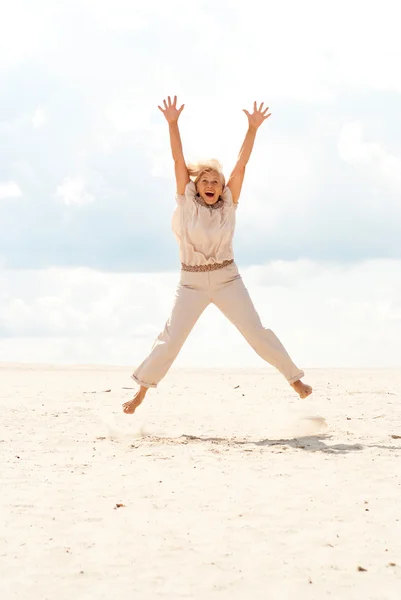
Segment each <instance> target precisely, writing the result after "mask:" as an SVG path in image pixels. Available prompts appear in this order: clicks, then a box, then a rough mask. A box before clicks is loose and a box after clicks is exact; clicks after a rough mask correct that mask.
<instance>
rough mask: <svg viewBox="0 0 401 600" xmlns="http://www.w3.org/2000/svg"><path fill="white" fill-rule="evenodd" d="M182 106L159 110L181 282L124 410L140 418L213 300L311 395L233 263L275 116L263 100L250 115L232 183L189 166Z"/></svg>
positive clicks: (208, 165) (208, 166) (213, 170)
mask: <svg viewBox="0 0 401 600" xmlns="http://www.w3.org/2000/svg"><path fill="white" fill-rule="evenodd" d="M183 108H184V105H182V106H181V107H180V108H177V97H176V96H175V97H174V100H173V101H171V98H170V96H169V97H168V98H167V101H166V100H164V101H163V107H161V106H159V109H160V110H161V112H162V113H163V114H164V117H165V118H166V121H167V123H168V126H169V132H170V144H171V152H172V155H173V159H174V168H175V178H176V183H177V194H176V202H177V206H176V209H175V212H174V215H173V221H172V227H173V232H174V234H175V237H176V238H177V241H178V244H179V248H180V260H181V277H180V280H179V284H178V288H177V291H176V296H175V301H174V305H173V309H172V312H171V315H170V317H169V319H168V321H167V323H166V325H165V327H164V330H163V331H162V332H161V333H160V334H159V336H158V337H157V338H156V340H155V342H154V344H153V348H152V350H151V352H150V354H149V355H148V357H147V358H146V359H145V360H144V361H143V363H142V364H141V365H140V366H139V367H138V368H137V369H136V371H135V372H134V374H133V375H132V378H133V379H134V381H135V382H136V383H137V384H138V385H139V390H138V391H137V393H136V394H135V396H134V398H133V399H132V400H129V401H128V402H125V403H124V404H123V411H124V412H125V413H127V414H132V413H134V412H135V410H136V409H137V408H138V406H139V405H140V404H141V403H142V401H143V399H144V398H145V395H146V393H147V391H148V389H149V388H155V387H157V384H158V383H159V382H160V381H161V379H162V378H163V377H164V376H165V375H166V373H167V371H168V370H169V368H170V367H171V365H172V364H173V362H174V360H175V358H176V357H177V355H178V353H179V351H180V350H181V347H182V345H183V344H184V342H185V340H186V339H187V337H188V335H189V333H190V332H191V330H192V328H193V327H194V325H195V323H196V322H197V320H198V319H199V317H200V315H201V314H202V313H203V311H204V310H205V308H206V307H207V306H208V305H209V304H210V303H213V304H215V305H216V306H217V307H218V308H219V309H220V310H221V312H222V313H223V314H224V315H225V316H226V317H227V318H228V319H229V320H230V321H231V323H233V325H235V326H236V327H237V328H238V330H239V331H240V332H241V334H242V335H243V336H244V338H245V339H246V340H247V341H248V343H249V344H250V345H251V346H252V348H253V349H254V350H255V351H256V352H257V353H258V354H259V356H261V357H262V358H263V359H264V360H265V361H266V362H268V363H269V364H270V365H272V366H273V367H275V368H276V369H277V370H278V371H280V373H281V374H282V375H283V376H284V377H285V379H286V380H287V381H288V383H289V384H290V385H291V386H292V387H293V389H294V390H295V391H296V392H297V393H298V394H299V396H300V397H301V398H306V397H307V396H309V395H310V394H311V393H312V388H311V387H310V386H309V385H306V384H305V383H303V382H302V381H301V378H302V377H303V376H304V373H303V371H301V370H300V369H298V367H296V365H295V364H294V363H293V362H292V360H291V358H290V356H289V355H288V353H287V351H286V350H285V348H284V346H283V345H282V343H281V342H280V340H279V339H278V338H277V337H276V335H275V334H274V333H273V331H271V330H270V329H265V328H264V327H263V325H262V323H261V320H260V318H259V315H258V313H257V312H256V310H255V307H254V305H253V303H252V300H251V298H250V296H249V294H248V291H247V289H246V287H245V285H244V283H243V281H242V278H241V275H240V274H239V272H238V268H237V266H236V264H235V262H234V254H233V236H234V228H235V216H236V209H237V206H238V200H239V197H240V193H241V188H242V183H243V181H244V175H245V168H246V165H247V163H248V160H249V158H250V156H251V152H252V148H253V144H254V142H255V137H256V132H257V130H258V129H259V127H260V126H261V125H262V123H263V122H264V121H265V120H266V119H268V117H270V113H269V112H268V110H269V109H268V108H264V107H263V102H262V104H261V105H260V106H259V108H258V106H257V104H256V102H255V103H254V105H253V113H252V114H250V113H249V112H248V111H247V110H244V113H245V114H246V116H247V118H248V131H247V133H246V136H245V139H244V142H243V144H242V147H241V150H240V153H239V156H238V160H237V164H236V165H235V167H234V170H233V171H232V173H231V175H230V178H229V180H228V182H227V185H226V183H225V178H224V175H223V173H222V170H221V165H220V163H219V162H218V161H216V160H210V161H207V162H204V163H201V164H197V165H190V164H188V165H187V164H186V162H185V159H184V154H183V150H182V144H181V136H180V132H179V128H178V119H179V117H180V114H181V112H182V110H183Z"/></svg>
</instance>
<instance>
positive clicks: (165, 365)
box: [132, 263, 304, 388]
mask: <svg viewBox="0 0 401 600" xmlns="http://www.w3.org/2000/svg"><path fill="white" fill-rule="evenodd" d="M211 303H213V304H215V305H216V306H217V307H218V308H219V309H220V310H221V312H222V313H223V314H224V315H225V316H226V317H227V318H228V319H229V320H230V321H231V322H232V323H233V324H234V325H235V326H236V327H237V328H238V330H239V331H240V332H241V334H242V335H243V336H244V338H245V339H246V340H247V342H248V343H249V344H250V345H251V347H252V348H253V349H254V350H255V352H257V353H258V354H259V356H261V357H262V358H263V359H264V360H265V361H266V362H268V363H269V364H270V365H272V366H273V367H275V368H276V369H278V371H280V373H282V375H283V376H284V377H285V378H286V379H287V381H288V382H289V383H294V382H295V381H297V380H298V379H301V377H303V376H304V373H303V371H301V370H300V369H298V367H296V366H295V364H294V363H293V362H292V360H291V358H290V356H289V355H288V353H287V351H286V350H285V348H284V346H283V345H282V343H281V342H280V340H279V339H278V338H277V337H276V335H275V334H274V333H273V331H271V330H270V329H265V328H264V327H263V325H262V323H261V320H260V318H259V315H258V313H257V312H256V310H255V307H254V305H253V302H252V300H251V298H250V296H249V293H248V290H247V289H246V287H245V285H244V283H243V281H242V278H241V276H240V274H239V272H238V268H237V266H236V265H235V263H232V264H231V265H229V266H227V267H224V268H221V269H217V270H215V271H202V272H193V271H181V277H180V281H179V285H178V287H177V291H176V295H175V301H174V305H173V309H172V312H171V315H170V317H169V319H168V320H167V322H166V325H165V327H164V329H163V331H162V332H161V333H160V334H159V335H158V337H157V338H156V340H155V342H154V344H153V347H152V350H151V352H150V354H149V355H148V357H147V358H146V359H145V360H144V361H143V363H142V364H141V365H140V366H139V367H138V368H137V369H136V371H135V373H134V374H133V375H132V378H133V379H134V381H136V383H138V384H139V385H141V386H144V387H147V388H150V387H153V388H154V387H157V384H158V383H159V382H160V381H161V379H162V378H163V377H164V376H165V375H166V373H167V371H168V370H169V368H170V367H171V365H172V364H173V362H174V360H175V358H176V357H177V355H178V353H179V351H180V350H181V348H182V345H183V344H184V342H185V340H186V339H187V337H188V335H189V333H190V332H191V330H192V328H193V327H194V325H195V323H196V322H197V320H198V319H199V317H200V316H201V314H202V313H203V311H204V310H205V308H206V307H207V306H208V305H209V304H211Z"/></svg>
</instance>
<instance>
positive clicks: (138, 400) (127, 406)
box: [123, 388, 147, 415]
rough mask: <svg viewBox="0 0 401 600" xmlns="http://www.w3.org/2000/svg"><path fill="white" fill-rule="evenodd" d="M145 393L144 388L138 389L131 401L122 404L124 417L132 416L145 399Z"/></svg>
mask: <svg viewBox="0 0 401 600" xmlns="http://www.w3.org/2000/svg"><path fill="white" fill-rule="evenodd" d="M146 391H147V390H146V389H145V388H140V390H139V391H138V392H137V393H136V394H135V396H134V397H133V399H132V400H129V401H128V402H124V404H123V412H125V414H126V415H133V414H134V412H135V411H136V409H137V408H138V406H139V405H140V404H142V402H143V399H144V398H145V395H146Z"/></svg>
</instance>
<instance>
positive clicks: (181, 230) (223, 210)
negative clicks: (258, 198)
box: [172, 181, 237, 267]
mask: <svg viewBox="0 0 401 600" xmlns="http://www.w3.org/2000/svg"><path fill="white" fill-rule="evenodd" d="M176 200H177V207H176V209H175V211H174V214H173V219H172V229H173V232H174V235H175V237H176V238H177V241H178V244H179V247H180V260H181V263H184V264H185V265H190V266H194V267H195V266H199V265H209V264H214V263H222V262H224V261H226V260H232V259H233V258H234V254H233V236H234V230H235V210H236V208H237V204H235V203H234V202H233V198H232V195H231V190H230V189H229V188H228V187H225V188H224V190H223V193H222V195H221V197H220V198H219V200H217V202H215V204H213V205H208V204H207V203H206V202H205V201H204V200H203V199H202V198H201V197H200V196H199V195H198V193H197V191H196V187H195V183H194V182H193V181H190V182H189V183H188V184H187V186H186V188H185V193H184V194H177V195H176Z"/></svg>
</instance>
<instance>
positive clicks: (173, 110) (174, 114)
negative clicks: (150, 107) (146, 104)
mask: <svg viewBox="0 0 401 600" xmlns="http://www.w3.org/2000/svg"><path fill="white" fill-rule="evenodd" d="M163 104H164V108H162V107H161V106H158V109H159V110H161V112H162V113H163V115H164V116H165V118H166V120H167V123H176V122H177V121H178V118H179V116H180V114H181V113H182V111H183V108H184V104H183V105H182V106H181V108H177V96H174V100H173V102H171V98H170V96H168V98H167V102H166V101H165V100H163Z"/></svg>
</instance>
